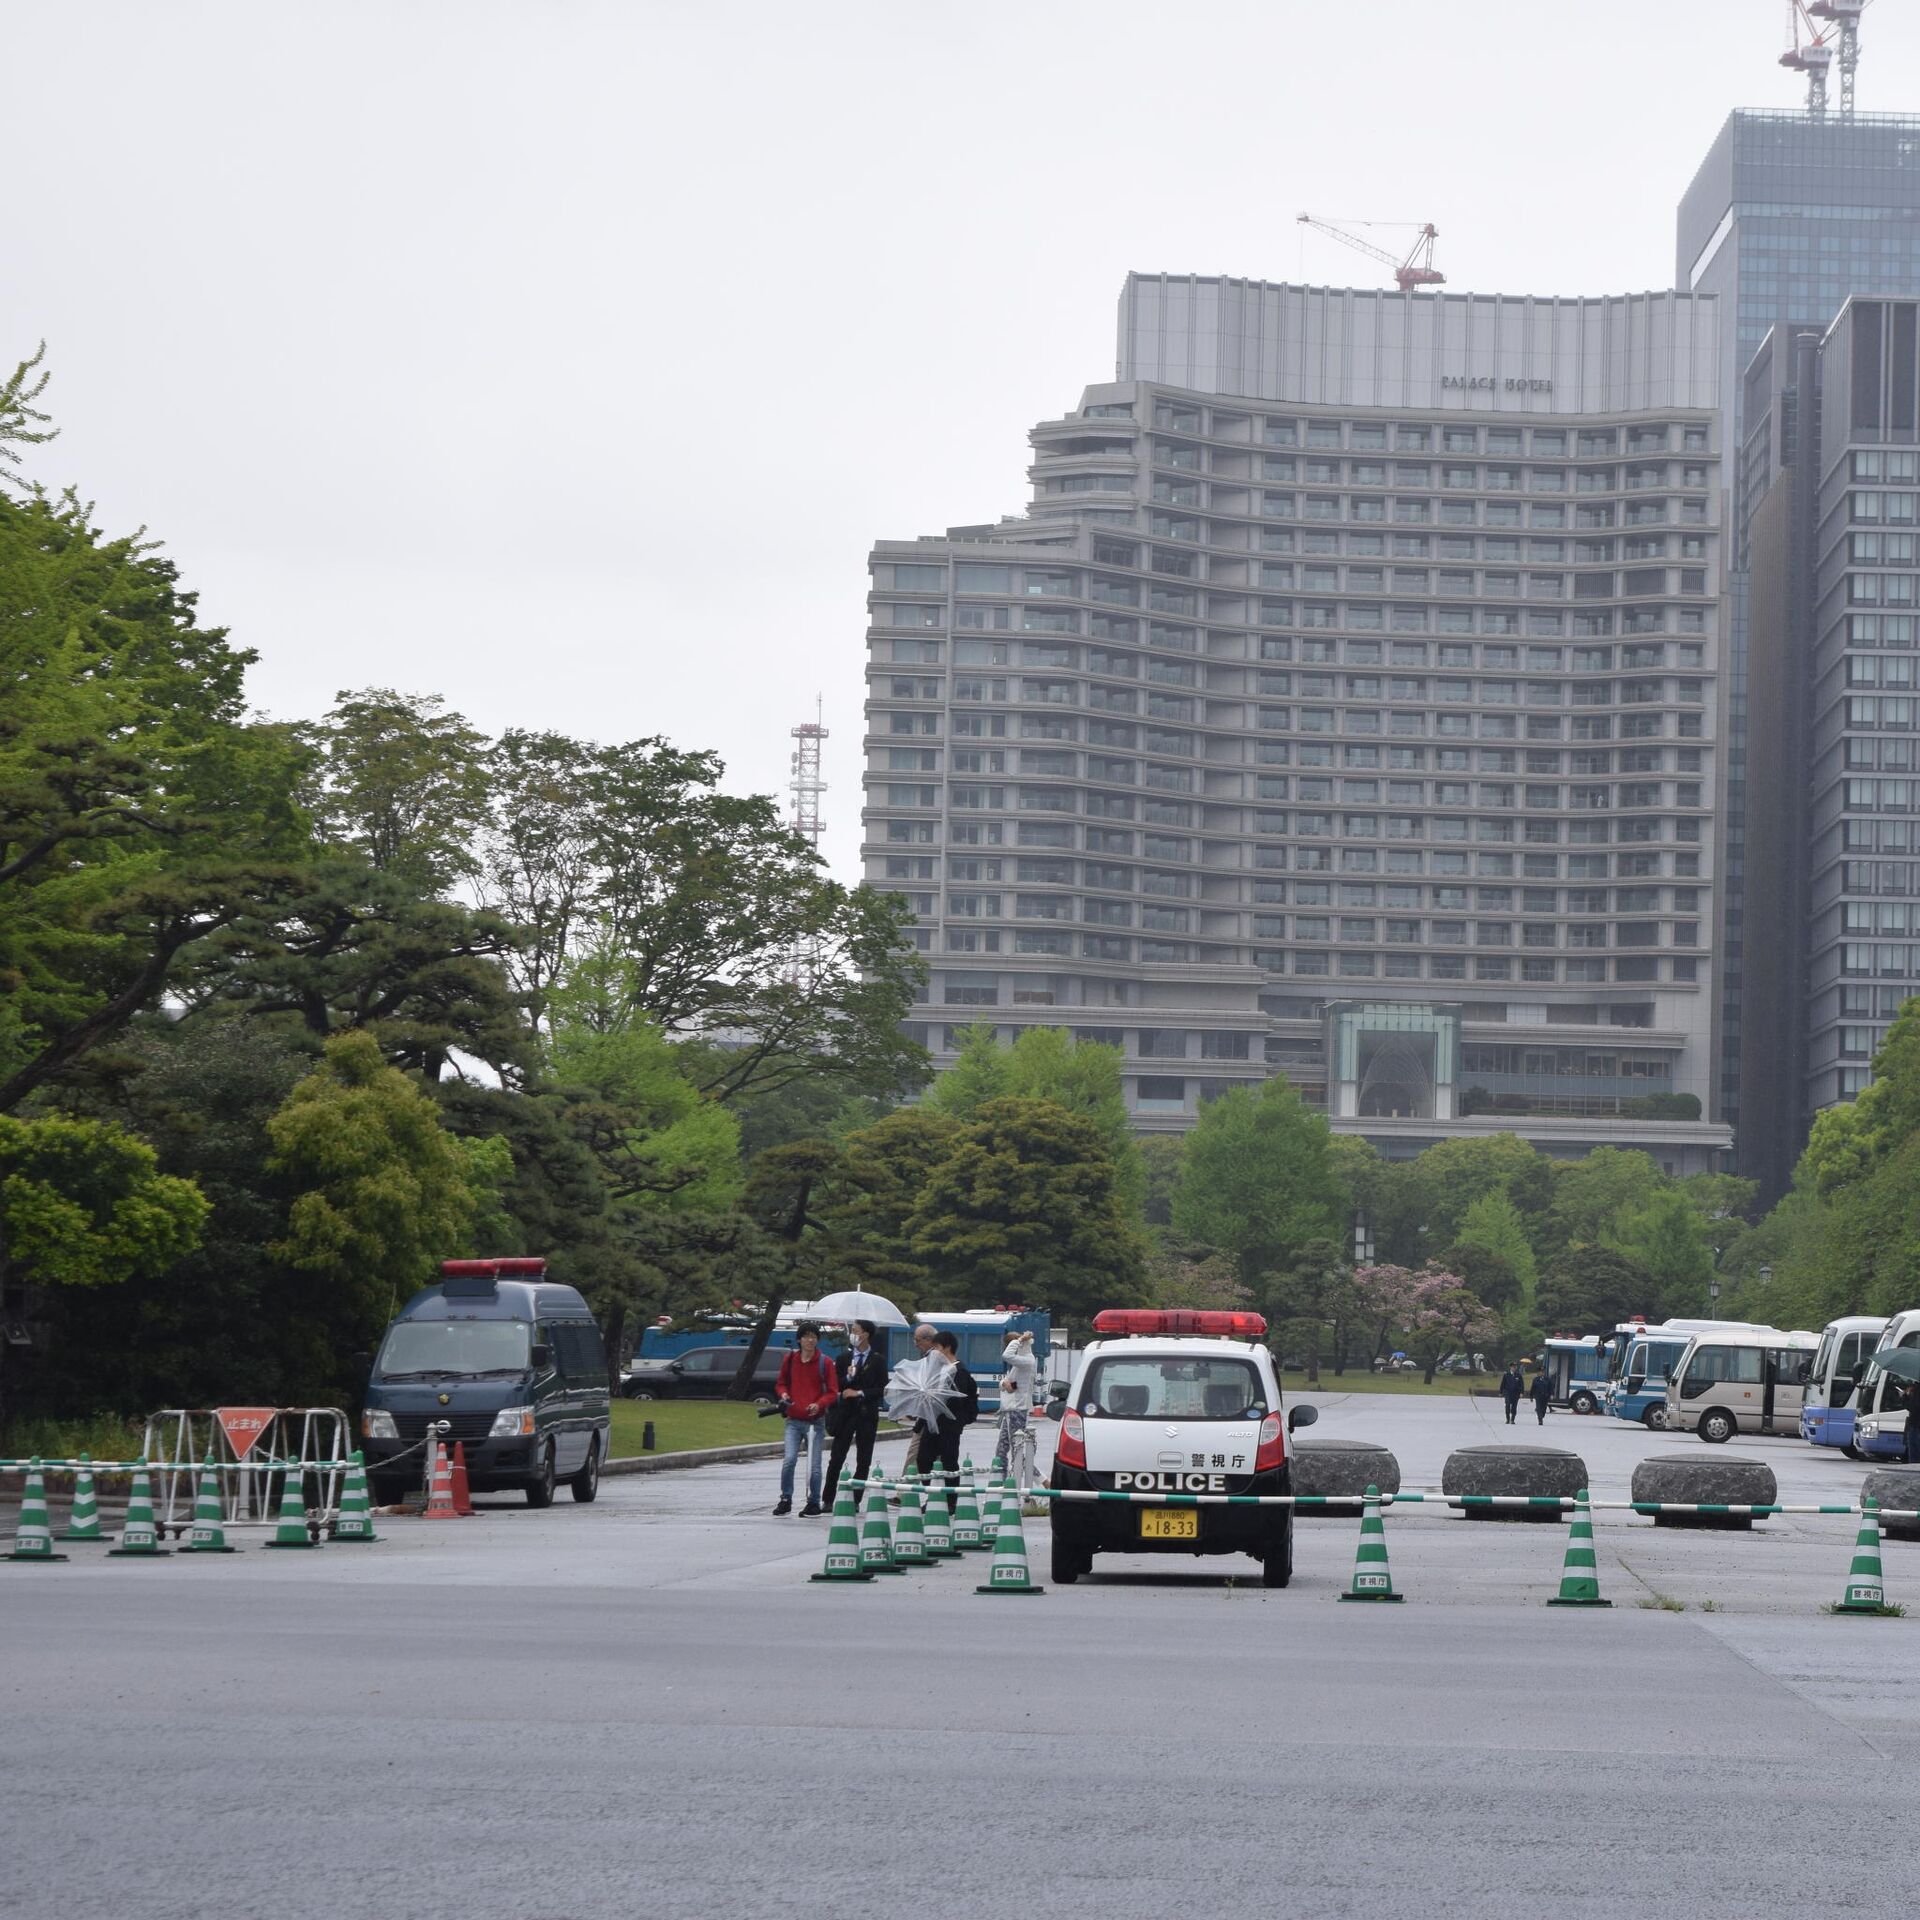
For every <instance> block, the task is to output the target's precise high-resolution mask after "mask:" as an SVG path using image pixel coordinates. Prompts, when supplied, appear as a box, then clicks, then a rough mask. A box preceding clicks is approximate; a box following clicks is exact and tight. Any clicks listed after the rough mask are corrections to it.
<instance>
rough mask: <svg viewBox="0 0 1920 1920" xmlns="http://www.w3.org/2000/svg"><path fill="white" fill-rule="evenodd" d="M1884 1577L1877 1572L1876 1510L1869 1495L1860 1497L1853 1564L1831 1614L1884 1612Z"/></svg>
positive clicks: (1878, 1523)
mask: <svg viewBox="0 0 1920 1920" xmlns="http://www.w3.org/2000/svg"><path fill="white" fill-rule="evenodd" d="M1886 1606H1887V1588H1886V1576H1885V1575H1884V1574H1883V1573H1882V1572H1881V1570H1880V1510H1879V1503H1878V1502H1877V1501H1876V1500H1875V1499H1874V1497H1873V1495H1872V1494H1870V1493H1867V1494H1862V1495H1861V1496H1860V1531H1859V1533H1858V1534H1856V1535H1855V1536H1854V1542H1853V1565H1852V1566H1851V1567H1849V1568H1848V1569H1847V1590H1846V1592H1845V1593H1844V1594H1842V1595H1841V1597H1840V1602H1839V1604H1838V1605H1837V1606H1836V1607H1835V1608H1834V1612H1835V1613H1884V1612H1885V1611H1886Z"/></svg>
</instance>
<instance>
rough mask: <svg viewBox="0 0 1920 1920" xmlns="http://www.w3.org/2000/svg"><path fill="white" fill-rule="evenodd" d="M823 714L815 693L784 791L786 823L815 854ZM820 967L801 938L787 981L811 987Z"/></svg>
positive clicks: (822, 825) (814, 948) (814, 949)
mask: <svg viewBox="0 0 1920 1920" xmlns="http://www.w3.org/2000/svg"><path fill="white" fill-rule="evenodd" d="M823 711H824V706H823V703H822V701H821V698H820V696H819V695H817V694H816V695H815V696H814V702H813V718H812V719H811V720H807V721H803V722H802V723H801V724H800V725H799V726H797V727H794V728H791V729H790V730H789V732H790V737H791V738H792V740H793V754H792V756H791V758H790V759H789V761H788V765H789V767H790V768H791V769H792V772H793V778H792V780H791V781H789V782H788V785H787V791H788V792H789V793H790V794H791V795H792V796H793V811H792V813H791V815H790V816H789V820H788V824H789V825H790V826H791V827H792V828H793V830H794V832H795V833H797V834H799V835H800V836H801V838H802V839H804V840H805V841H806V843H807V844H808V846H810V847H811V848H812V849H813V851H814V853H815V854H816V855H817V854H818V853H819V851H820V837H821V835H822V834H823V833H824V832H825V831H826V824H827V823H826V822H825V821H824V820H822V819H821V818H820V796H821V795H822V794H823V793H825V792H826V790H827V783H826V781H824V780H823V779H822V778H821V777H820V743H821V741H823V740H825V739H826V738H827V729H826V728H825V727H824V726H822V725H821V724H820V721H821V715H822V713H823ZM820 966H821V954H820V942H819V940H818V939H817V938H816V937H815V936H813V935H811V934H803V935H801V937H800V938H799V939H798V940H796V941H795V942H794V947H793V952H792V953H791V955H790V956H789V957H788V961H787V978H788V980H789V981H791V982H792V984H793V985H795V986H796V987H802V988H805V987H810V986H811V985H812V984H813V982H814V980H815V979H816V978H817V977H818V975H819V973H820Z"/></svg>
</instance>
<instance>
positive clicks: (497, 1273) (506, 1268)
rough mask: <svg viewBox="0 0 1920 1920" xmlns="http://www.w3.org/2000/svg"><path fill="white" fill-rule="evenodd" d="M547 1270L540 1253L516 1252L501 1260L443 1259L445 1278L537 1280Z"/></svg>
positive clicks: (442, 1267) (441, 1274)
mask: <svg viewBox="0 0 1920 1920" xmlns="http://www.w3.org/2000/svg"><path fill="white" fill-rule="evenodd" d="M546 1270H547V1263H546V1261H544V1260H543V1259H541V1258H539V1256H538V1255H531V1254H515V1255H512V1256H510V1257H508V1258H505V1259H499V1260H442V1261H441V1262H440V1277H441V1278H442V1279H443V1280H537V1279H539V1277H540V1276H541V1275H542V1274H543V1273H545V1272H546Z"/></svg>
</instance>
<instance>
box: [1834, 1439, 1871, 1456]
mask: <svg viewBox="0 0 1920 1920" xmlns="http://www.w3.org/2000/svg"><path fill="white" fill-rule="evenodd" d="M1840 1451H1841V1452H1842V1453H1844V1454H1845V1455H1846V1456H1847V1458H1848V1459H1849V1460H1864V1459H1865V1458H1866V1457H1867V1456H1866V1455H1865V1454H1864V1453H1862V1452H1861V1451H1860V1449H1859V1448H1858V1447H1856V1446H1855V1445H1854V1444H1853V1442H1852V1441H1851V1440H1849V1441H1848V1442H1847V1444H1846V1445H1845V1446H1844V1447H1842V1448H1841V1449H1840Z"/></svg>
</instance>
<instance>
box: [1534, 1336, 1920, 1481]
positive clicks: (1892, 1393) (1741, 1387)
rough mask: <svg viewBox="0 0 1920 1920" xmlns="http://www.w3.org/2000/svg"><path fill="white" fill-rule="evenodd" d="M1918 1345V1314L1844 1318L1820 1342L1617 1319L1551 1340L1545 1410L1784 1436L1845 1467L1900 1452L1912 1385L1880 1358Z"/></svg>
mask: <svg viewBox="0 0 1920 1920" xmlns="http://www.w3.org/2000/svg"><path fill="white" fill-rule="evenodd" d="M1901 1347H1908V1348H1912V1347H1920V1308H1917V1309H1915V1310H1913V1311H1911V1312H1907V1313H1900V1314H1895V1315H1894V1316H1893V1317H1892V1318H1891V1319H1887V1318H1882V1317H1877V1316H1874V1315H1871V1314H1848V1315H1844V1316H1843V1317H1841V1318H1840V1319H1837V1320H1833V1321H1830V1322H1829V1323H1828V1324H1827V1326H1826V1327H1825V1328H1823V1329H1822V1330H1821V1332H1819V1333H1818V1334H1814V1333H1809V1332H1805V1331H1799V1330H1787V1329H1783V1328H1780V1327H1771V1326H1765V1325H1761V1324H1758V1323H1756V1322H1751V1321H1732V1320H1666V1321H1662V1322H1659V1323H1658V1324H1650V1323H1648V1322H1647V1321H1645V1320H1633V1321H1623V1322H1621V1323H1620V1324H1619V1325H1617V1326H1616V1327H1615V1328H1614V1329H1613V1331H1612V1332H1611V1333H1607V1334H1588V1335H1585V1336H1583V1337H1582V1338H1580V1339H1578V1340H1567V1339H1557V1340H1549V1341H1548V1342H1547V1344H1546V1353H1545V1355H1544V1358H1543V1363H1542V1364H1543V1366H1544V1367H1545V1369H1546V1371H1547V1375H1548V1378H1549V1380H1550V1382H1551V1383H1552V1385H1551V1396H1552V1401H1553V1404H1554V1405H1556V1406H1563V1407H1566V1408H1568V1409H1569V1410H1570V1411H1572V1412H1575V1413H1608V1414H1611V1415H1612V1416H1613V1417H1614V1418H1615V1419H1616V1420H1630V1421H1636V1422H1638V1423H1639V1424H1641V1425H1643V1426H1646V1427H1649V1428H1651V1429H1654V1430H1656V1431H1660V1430H1666V1429H1672V1430H1674V1431H1676V1432H1683V1433H1697V1434H1698V1435H1699V1436H1700V1438H1701V1439H1702V1440H1705V1441H1708V1442H1710V1443H1712V1444H1719V1443H1722V1442H1725V1441H1728V1440H1731V1439H1733V1438H1734V1436H1735V1435H1736V1434H1741V1433H1759V1434H1793V1435H1798V1436H1799V1437H1800V1438H1802V1439H1804V1440H1807V1441H1809V1442H1810V1443H1811V1444H1813V1445H1814V1446H1817V1447H1837V1448H1839V1449H1840V1450H1841V1451H1842V1452H1843V1453H1845V1454H1846V1455H1847V1456H1848V1458H1850V1459H1854V1460H1862V1459H1876V1458H1877V1459H1888V1458H1891V1459H1899V1458H1901V1457H1903V1455H1904V1453H1905V1451H1906V1425H1907V1408H1906V1404H1905V1399H1904V1396H1905V1394H1906V1390H1907V1387H1908V1385H1909V1382H1908V1381H1907V1380H1906V1379H1905V1378H1904V1377H1902V1376H1901V1375H1899V1374H1896V1373H1891V1372H1889V1371H1888V1370H1887V1369H1886V1368H1885V1367H1884V1366H1883V1365H1881V1364H1879V1356H1880V1355H1882V1354H1885V1353H1889V1352H1892V1351H1893V1350H1895V1349H1897V1348H1901Z"/></svg>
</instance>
